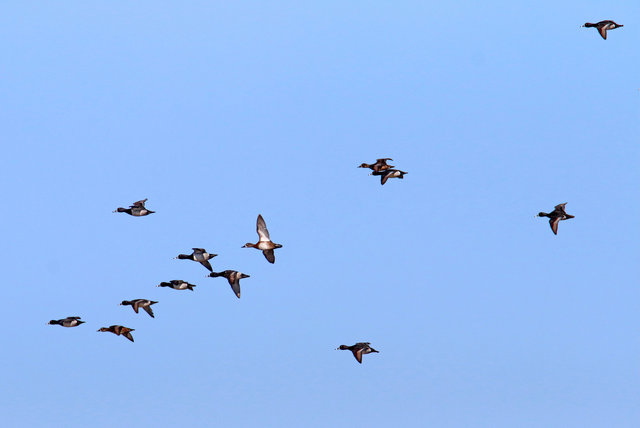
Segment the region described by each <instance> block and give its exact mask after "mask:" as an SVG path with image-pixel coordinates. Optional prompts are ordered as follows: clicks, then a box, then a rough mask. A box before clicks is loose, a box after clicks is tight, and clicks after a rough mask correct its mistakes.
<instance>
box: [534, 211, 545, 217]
mask: <svg viewBox="0 0 640 428" xmlns="http://www.w3.org/2000/svg"><path fill="white" fill-rule="evenodd" d="M546 216H547V213H543V212H542V211H540V212H539V213H538V215H536V217H546Z"/></svg>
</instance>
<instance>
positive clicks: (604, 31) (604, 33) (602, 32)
mask: <svg viewBox="0 0 640 428" xmlns="http://www.w3.org/2000/svg"><path fill="white" fill-rule="evenodd" d="M598 33H600V35H601V36H602V38H603V39H605V40H607V29H606V28H605V27H604V26H603V25H601V26H598Z"/></svg>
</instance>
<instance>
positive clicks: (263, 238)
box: [242, 214, 282, 263]
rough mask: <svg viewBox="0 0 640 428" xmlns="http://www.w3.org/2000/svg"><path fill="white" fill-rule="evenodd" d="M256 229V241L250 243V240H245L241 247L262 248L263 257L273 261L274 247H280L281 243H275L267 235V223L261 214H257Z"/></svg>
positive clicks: (274, 257) (270, 261)
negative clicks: (257, 237)
mask: <svg viewBox="0 0 640 428" xmlns="http://www.w3.org/2000/svg"><path fill="white" fill-rule="evenodd" d="M256 230H257V232H258V236H259V237H260V240H259V241H258V243H257V244H252V243H250V242H247V243H246V244H244V245H243V246H242V248H257V249H258V250H262V254H264V257H265V258H266V259H267V261H268V262H269V263H275V262H276V256H275V254H274V252H273V250H274V249H276V248H282V245H280V244H275V243H274V242H273V241H271V238H270V237H269V231H268V230H267V225H266V223H265V222H264V219H263V218H262V215H260V214H258V221H257V225H256Z"/></svg>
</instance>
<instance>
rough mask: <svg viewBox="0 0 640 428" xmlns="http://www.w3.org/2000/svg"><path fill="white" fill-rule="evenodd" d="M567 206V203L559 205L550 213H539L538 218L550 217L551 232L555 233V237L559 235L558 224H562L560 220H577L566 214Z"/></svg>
mask: <svg viewBox="0 0 640 428" xmlns="http://www.w3.org/2000/svg"><path fill="white" fill-rule="evenodd" d="M565 205H567V203H566V202H565V203H564V204H558V205H556V206H555V207H554V210H553V211H551V212H550V213H544V212H539V213H538V215H537V216H536V217H549V225H550V226H551V230H552V231H553V234H554V235H557V234H558V223H560V220H569V219H570V218H575V216H572V215H569V214H567V213H566V212H565V210H564V207H565Z"/></svg>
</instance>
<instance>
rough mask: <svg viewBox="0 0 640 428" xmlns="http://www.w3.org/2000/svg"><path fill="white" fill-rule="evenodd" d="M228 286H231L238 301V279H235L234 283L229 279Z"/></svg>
mask: <svg viewBox="0 0 640 428" xmlns="http://www.w3.org/2000/svg"><path fill="white" fill-rule="evenodd" d="M229 285H231V289H232V290H233V292H234V293H235V295H236V297H237V298H238V299H239V298H240V278H238V277H236V278H235V281H231V278H229Z"/></svg>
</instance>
